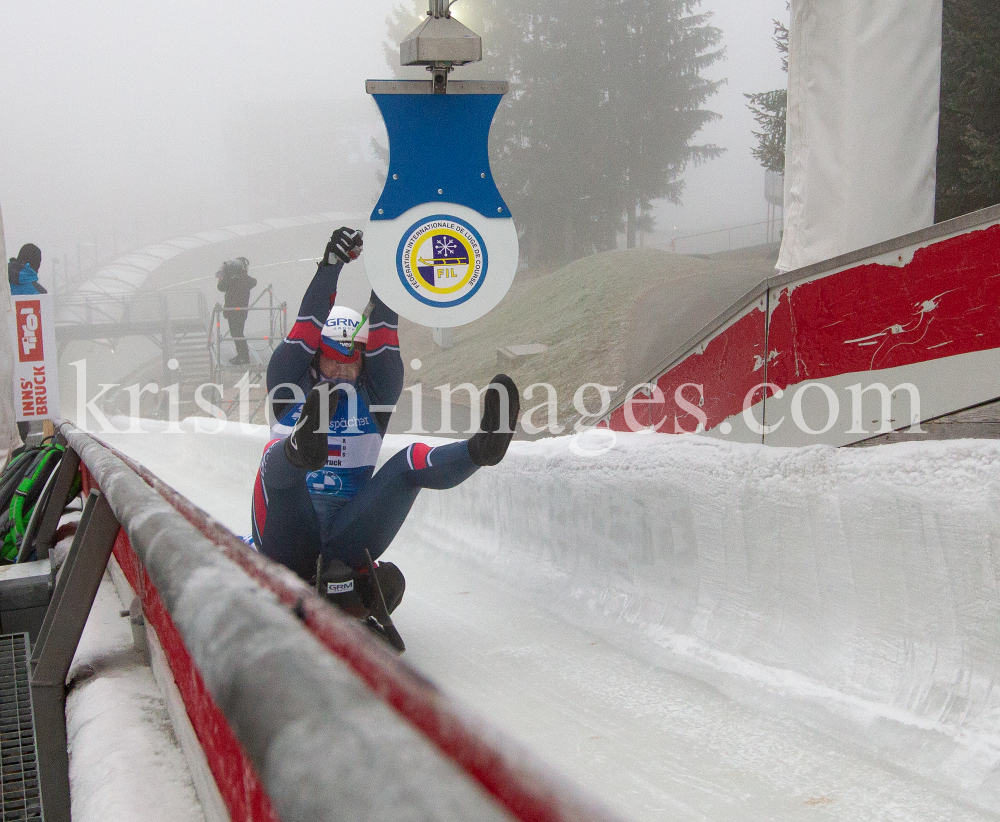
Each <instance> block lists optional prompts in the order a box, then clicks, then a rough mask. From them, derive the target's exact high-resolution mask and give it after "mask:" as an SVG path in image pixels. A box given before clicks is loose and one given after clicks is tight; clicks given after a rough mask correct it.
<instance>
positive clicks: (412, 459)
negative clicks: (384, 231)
mask: <svg viewBox="0 0 1000 822" xmlns="http://www.w3.org/2000/svg"><path fill="white" fill-rule="evenodd" d="M342 267H343V264H342V263H340V262H337V263H334V264H333V265H322V264H321V265H320V266H319V268H318V269H317V271H316V275H315V276H314V277H313V280H312V282H311V283H310V285H309V288H308V289H307V290H306V293H305V296H304V297H303V299H302V306H301V308H300V309H299V313H298V317H297V319H296V321H295V325H294V326H293V327H292V329H291V331H290V332H289V334H288V336H287V337H286V338H285V340H284V341H282V342H281V344H280V345H279V346H278V347H277V349H275V351H274V354H273V355H272V357H271V361H270V363H269V365H268V368H267V388H268V391H269V392H271V391H274V393H273V394H272V397H273V399H272V406H271V415H272V416H271V419H272V420H277V422H276V423H275V424H274V425H273V426H272V428H271V437H272V438H271V441H270V442H269V443H268V444H267V447H266V448H265V449H264V456H263V458H262V459H261V464H260V470H259V471H258V472H257V481H256V484H255V486H254V497H253V540H254V543H255V545H256V547H257V548H258V550H260V551H261V553H263V554H265V555H267V556H268V557H270V558H271V559H273V560H276V561H277V562H280V563H281V564H283V565H285V566H287V567H288V568H291V569H292V570H293V571H294V572H295V573H296V574H298V575H299V576H300V577H302V578H303V579H305V580H311V579H312V578H313V577H314V576H315V574H316V568H317V557H318V556H319V555H320V554H321V555H322V557H323V560H324V562H325V563H326V562H329V561H330V560H332V559H339V560H341V561H342V562H344V563H346V564H347V565H348V566H349V567H350V568H362V567H364V566H365V565H366V563H367V558H366V557H365V550H366V549H367V551H368V553H369V554H370V555H371V558H372V559H376V558H378V557H379V556H380V555H381V554H382V552H384V551H385V549H386V548H388V547H389V543H390V542H391V541H392V539H393V537H394V536H395V535H396V532H397V531H398V530H399V527H400V526H401V525H402V524H403V520H404V519H405V518H406V515H407V514H408V513H409V510H410V508H411V506H412V505H413V502H414V500H415V499H416V497H417V493H418V492H419V491H420V489H421V488H439V489H440V488H452V487H454V486H455V485H458V484H459V483H460V482H462V481H463V480H465V479H467V478H468V477H470V476H471V475H472V474H473V473H474V472H475V471H476V470H477V468H478V466H476V465H475V464H474V463H473V461H472V458H471V457H470V456H469V448H468V444H467V441H461V442H455V443H449V444H448V445H443V446H439V447H436V448H431V447H429V446H427V445H424V444H423V443H414V444H412V445H409V446H408V447H407V448H405V449H404V450H403V451H400V452H399V453H397V454H395V455H394V456H393V457H392V458H391V459H389V460H388V462H386V463H385V465H384V466H383V467H382V468H381V469H380V470H379V471H378V473H374V470H375V463H376V460H377V459H378V455H379V450H380V449H381V446H382V438H383V436H384V435H385V431H386V428H387V427H388V425H389V417H390V416H391V414H392V409H393V407H394V406H395V403H396V401H397V400H398V399H399V395H400V393H401V392H402V388H403V361H402V359H401V358H400V354H399V336H398V332H397V327H398V322H399V320H398V317H397V315H396V312H394V311H392V309H390V308H389V307H388V306H386V305H385V304H384V303H383V302H382V301H381V300H379V299H378V297H377V296H376V295H375V294H374V293H372V303H371V305H372V306H373V307H372V309H371V313H370V316H369V317H368V322H369V324H370V326H369V335H368V345H367V350H366V352H365V354H364V355H363V359H364V366H363V368H362V371H361V375H360V376H359V378H358V380H357V382H356V383H355V385H354V388H355V390H356V403H355V402H353V401H352V400H353V398H352V397H351V396H350V393H349V392H344V391H337V392H336V393H334V394H333V397H332V398H331V400H330V405H331V414H330V431H329V434H328V437H327V446H328V458H327V464H326V465H325V466H324V467H323V468H321V469H320V470H318V471H307V470H305V469H300V468H296V467H295V466H293V465H292V464H291V463H290V462H289V461H288V458H287V457H286V456H285V452H284V448H283V447H282V446H283V440H284V438H285V437H287V436H288V435H289V434H290V433H291V431H292V429H293V427H294V425H295V422H296V420H298V418H299V414H300V413H301V410H302V405H303V403H302V402H301V401H300V402H296V401H295V399H294V396H295V395H294V390H293V389H292V387H291V386H297V387H298V388H299V389H300V391H301V394H300V396H304V395H307V394H308V393H309V391H310V390H311V389H312V388H313V386H314V385H316V383H317V382H319V375H318V371H317V369H316V366H315V364H314V358H315V355H316V350H317V348H318V346H319V341H320V334H321V331H322V329H323V324H324V322H325V321H326V317H327V314H328V313H329V311H330V307H331V306H332V305H333V303H334V300H335V298H336V293H337V279H338V277H339V275H340V270H341V268H342ZM282 385H284V386H286V387H284V388H278V386H282ZM276 388H277V390H275V389H276ZM337 398H339V401H338V402H337V407H336V410H335V411H334V410H333V408H332V406H333V403H334V401H335V399H337Z"/></svg>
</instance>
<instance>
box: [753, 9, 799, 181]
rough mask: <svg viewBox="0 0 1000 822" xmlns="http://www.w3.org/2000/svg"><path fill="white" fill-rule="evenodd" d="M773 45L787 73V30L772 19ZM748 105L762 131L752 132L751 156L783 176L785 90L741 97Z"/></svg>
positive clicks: (786, 106)
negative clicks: (753, 143)
mask: <svg viewBox="0 0 1000 822" xmlns="http://www.w3.org/2000/svg"><path fill="white" fill-rule="evenodd" d="M773 22H774V44H775V45H776V46H777V47H778V51H779V52H780V54H781V68H782V71H784V72H785V73H786V74H787V73H788V27H787V26H785V25H783V24H782V23H779V22H778V21H777V20H774V21H773ZM743 96H744V97H746V98H747V99H748V100H749V101H750V102H749V103H748V104H747V108H748V109H750V111H752V112H753V117H754V119H755V120H756V121H757V125H759V126H760V127H761V131H755V132H753V136H754V137H756V138H757V146H756V148H752V149H750V151H751V152H752V153H753V156H754V157H756V158H757V160H758V162H760V164H761V165H762V166H764V168H766V169H767V170H768V171H776V172H777V173H778V174H784V173H785V124H786V117H787V113H788V89H787V88H779V89H775V90H774V91H761V92H758V93H757V94H744V95H743Z"/></svg>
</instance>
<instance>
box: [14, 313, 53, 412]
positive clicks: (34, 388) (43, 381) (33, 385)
mask: <svg viewBox="0 0 1000 822" xmlns="http://www.w3.org/2000/svg"><path fill="white" fill-rule="evenodd" d="M13 303H14V350H15V351H16V352H17V353H16V356H15V358H14V410H15V413H16V416H17V420H18V422H27V421H29V420H44V419H51V418H53V417H56V416H58V413H59V377H58V368H57V356H56V339H55V312H54V310H53V305H52V295H51V294H32V295H27V296H15V297H14V298H13Z"/></svg>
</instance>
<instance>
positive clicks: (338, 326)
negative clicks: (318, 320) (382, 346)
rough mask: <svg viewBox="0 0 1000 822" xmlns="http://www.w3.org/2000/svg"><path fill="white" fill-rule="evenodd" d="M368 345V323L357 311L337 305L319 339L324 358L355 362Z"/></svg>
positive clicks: (332, 309) (328, 317)
mask: <svg viewBox="0 0 1000 822" xmlns="http://www.w3.org/2000/svg"><path fill="white" fill-rule="evenodd" d="M367 343H368V321H367V320H366V319H365V318H364V317H362V316H361V315H360V314H359V313H358V312H357V311H355V310H353V309H351V308H346V307H344V306H339V305H335V306H334V307H333V308H331V309H330V313H329V315H328V316H327V318H326V325H324V326H323V333H322V335H321V336H320V338H319V350H320V353H321V354H322V355H323V356H324V357H330V358H331V359H334V360H338V361H340V362H354V361H355V360H357V359H358V358H359V357H360V356H361V349H363V348H364V347H365V346H366V345H367Z"/></svg>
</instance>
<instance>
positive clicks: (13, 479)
mask: <svg viewBox="0 0 1000 822" xmlns="http://www.w3.org/2000/svg"><path fill="white" fill-rule="evenodd" d="M65 452H66V446H64V445H59V444H58V443H48V444H46V445H41V446H37V447H35V448H28V449H25V450H24V451H23V452H22V453H21V454H19V455H18V456H17V457H15V458H14V460H13V461H12V462H11V463H10V465H8V466H7V469H6V470H5V471H4V472H3V474H2V475H0V564H4V565H6V564H9V563H12V562H14V561H15V560H16V559H17V555H18V552H19V551H20V548H21V543H22V541H23V540H24V534H25V532H26V531H27V528H28V523H29V522H30V520H31V515H32V512H33V511H34V509H35V505H36V503H37V502H38V499H39V497H40V496H41V494H42V491H43V489H44V488H45V484H46V482H48V480H49V477H50V476H52V473H53V472H54V471H55V470H56V468H57V467H58V466H59V463H60V461H61V460H62V457H63V454H64V453H65Z"/></svg>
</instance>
